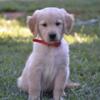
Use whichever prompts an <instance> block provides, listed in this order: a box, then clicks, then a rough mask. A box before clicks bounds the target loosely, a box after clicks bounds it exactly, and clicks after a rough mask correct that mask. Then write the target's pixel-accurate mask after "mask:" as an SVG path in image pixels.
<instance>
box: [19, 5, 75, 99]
mask: <svg viewBox="0 0 100 100" xmlns="http://www.w3.org/2000/svg"><path fill="white" fill-rule="evenodd" d="M73 22H74V18H73V16H72V15H71V14H69V13H67V12H66V11H65V10H64V9H59V8H54V7H50V8H44V9H42V10H37V11H35V12H34V13H33V15H32V16H29V17H28V20H27V23H28V25H29V28H30V30H31V32H32V33H34V34H35V35H37V38H39V39H42V40H44V41H46V42H48V43H50V42H52V41H50V40H49V34H51V33H55V34H56V41H61V45H60V46H59V47H51V46H46V45H43V44H41V43H34V44H33V50H32V53H31V54H30V56H29V58H28V60H27V62H26V65H25V68H24V70H23V72H22V74H21V76H20V77H19V78H18V87H19V88H21V89H22V90H24V91H27V92H28V94H29V98H28V100H40V92H41V91H45V90H48V89H49V90H53V99H54V100H61V96H62V95H63V91H64V88H65V85H66V84H67V83H68V80H69V75H70V68H69V45H68V43H67V42H66V41H65V40H64V39H63V34H64V33H68V32H69V31H70V29H71V28H72V26H73ZM56 23H60V25H56ZM44 24H46V25H47V26H46V27H45V25H44ZM52 43H53V42H52Z"/></svg>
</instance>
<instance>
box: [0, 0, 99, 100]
mask: <svg viewBox="0 0 100 100" xmlns="http://www.w3.org/2000/svg"><path fill="white" fill-rule="evenodd" d="M44 7H60V8H65V9H66V10H67V11H68V12H69V13H73V14H74V16H75V25H74V28H73V30H72V33H73V35H70V34H69V35H67V36H64V38H65V39H66V41H68V43H69V44H70V59H71V60H70V67H71V80H73V81H74V82H79V83H80V84H81V86H80V88H75V89H67V90H66V95H67V96H66V97H65V99H67V100H99V99H100V78H99V77H100V0H0V100H27V94H26V93H24V92H22V91H20V90H19V89H18V88H17V86H16V80H17V77H19V76H20V74H21V72H22V69H23V68H24V65H25V62H26V60H27V57H28V55H29V53H30V52H31V51H32V39H33V37H34V36H33V35H32V34H31V32H30V30H29V29H28V27H27V24H26V18H27V16H28V15H32V13H33V12H34V11H35V10H37V9H41V8H44ZM48 97H49V96H44V100H48Z"/></svg>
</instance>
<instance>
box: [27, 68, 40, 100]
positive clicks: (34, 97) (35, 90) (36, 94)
mask: <svg viewBox="0 0 100 100" xmlns="http://www.w3.org/2000/svg"><path fill="white" fill-rule="evenodd" d="M28 85H29V90H28V93H29V97H28V100H40V91H41V71H40V70H36V69H31V71H30V73H29V84H28Z"/></svg>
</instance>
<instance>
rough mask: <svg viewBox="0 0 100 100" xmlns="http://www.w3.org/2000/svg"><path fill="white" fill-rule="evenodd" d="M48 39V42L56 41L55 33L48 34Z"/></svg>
mask: <svg viewBox="0 0 100 100" xmlns="http://www.w3.org/2000/svg"><path fill="white" fill-rule="evenodd" d="M49 39H50V41H54V40H56V34H55V33H52V34H49Z"/></svg>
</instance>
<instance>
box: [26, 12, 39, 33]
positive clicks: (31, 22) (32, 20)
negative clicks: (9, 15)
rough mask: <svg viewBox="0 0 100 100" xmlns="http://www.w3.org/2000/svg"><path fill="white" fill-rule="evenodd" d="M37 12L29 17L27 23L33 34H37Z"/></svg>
mask: <svg viewBox="0 0 100 100" xmlns="http://www.w3.org/2000/svg"><path fill="white" fill-rule="evenodd" d="M37 15H38V14H37V12H35V13H33V15H32V16H28V17H27V24H28V27H29V28H30V30H31V32H32V33H33V34H37V33H38V32H37V31H38V29H37Z"/></svg>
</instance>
